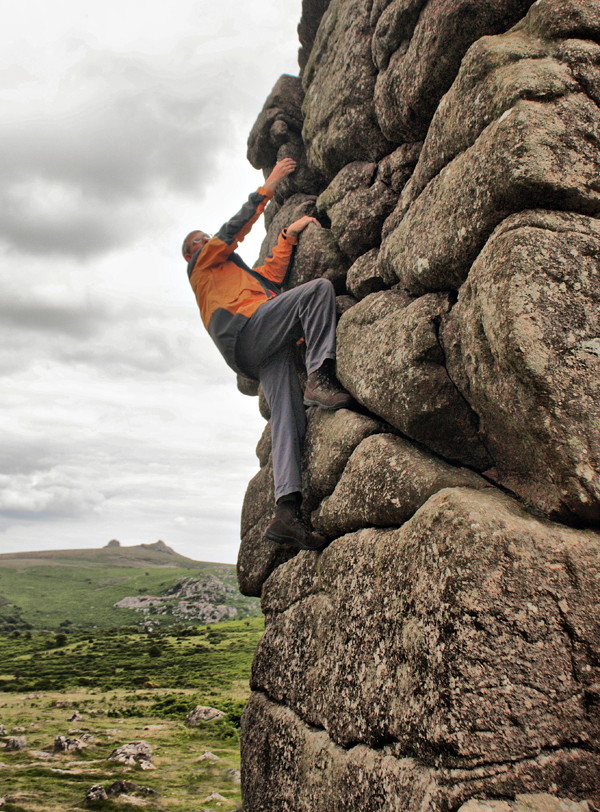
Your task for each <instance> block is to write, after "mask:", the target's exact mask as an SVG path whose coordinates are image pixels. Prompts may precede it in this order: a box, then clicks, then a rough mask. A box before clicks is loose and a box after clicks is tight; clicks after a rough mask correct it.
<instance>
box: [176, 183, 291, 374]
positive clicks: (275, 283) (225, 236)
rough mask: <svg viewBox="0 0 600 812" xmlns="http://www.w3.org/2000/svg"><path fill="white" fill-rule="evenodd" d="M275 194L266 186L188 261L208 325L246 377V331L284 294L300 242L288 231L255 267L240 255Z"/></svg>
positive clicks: (227, 357) (233, 365)
mask: <svg viewBox="0 0 600 812" xmlns="http://www.w3.org/2000/svg"><path fill="white" fill-rule="evenodd" d="M272 196H273V193H272V192H270V191H269V190H268V189H265V188H264V187H260V188H259V189H258V190H257V191H256V192H253V193H252V194H251V195H250V197H249V198H248V201H247V202H246V203H244V205H243V206H242V208H241V209H240V210H239V212H238V213H237V214H236V215H234V216H233V217H232V218H231V220H229V222H227V223H225V225H224V226H222V227H221V229H220V230H219V232H218V234H215V236H214V237H211V239H210V240H209V241H208V242H207V243H206V245H205V246H204V247H203V248H202V249H201V250H198V251H196V253H195V254H193V255H192V257H191V259H190V261H189V263H188V277H189V280H190V284H191V286H192V289H193V291H194V293H195V294H196V301H197V302H198V307H199V308H200V315H201V316H202V321H203V322H204V326H205V327H206V329H207V330H208V333H209V335H210V337H211V338H212V340H213V341H214V342H215V344H216V345H217V347H218V349H219V351H220V352H221V354H222V355H223V357H224V358H225V360H226V361H227V363H228V364H229V366H230V367H231V368H232V369H234V370H235V371H236V372H238V373H241V374H242V375H244V374H245V373H244V372H243V371H242V370H240V369H239V368H238V366H237V364H236V360H235V345H236V342H237V339H238V336H239V334H240V330H241V329H242V328H243V327H244V325H245V324H246V323H247V321H248V319H249V318H250V316H251V315H252V314H253V313H254V311H255V310H256V309H257V307H259V306H260V305H261V304H263V302H266V301H267V299H271V298H272V297H273V296H277V295H278V294H279V293H281V289H280V287H279V286H280V285H281V283H282V282H283V280H284V278H285V275H286V273H287V269H288V265H289V262H290V258H291V255H292V248H293V246H294V245H295V244H296V242H297V241H298V240H297V237H292V236H291V235H289V236H288V235H287V234H286V232H285V230H284V231H283V232H282V233H281V234H280V235H279V239H278V241H277V245H275V247H274V248H273V250H272V252H271V254H270V255H269V256H268V257H267V259H266V260H265V264H264V265H262V266H260V267H258V268H249V267H248V266H247V265H246V263H245V262H244V261H243V259H242V258H241V257H239V256H238V255H237V254H235V253H234V251H235V249H236V248H237V246H238V244H239V243H240V242H242V240H243V239H244V237H245V236H246V235H247V234H248V232H249V231H250V229H251V228H252V226H253V225H254V223H255V222H256V221H257V220H258V218H259V217H260V215H261V214H262V213H263V211H264V208H265V206H266V205H267V203H268V202H269V200H270V198H271V197H272Z"/></svg>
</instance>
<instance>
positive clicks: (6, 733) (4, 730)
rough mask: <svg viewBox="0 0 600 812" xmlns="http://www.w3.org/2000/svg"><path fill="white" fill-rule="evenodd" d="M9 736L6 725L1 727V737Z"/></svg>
mask: <svg viewBox="0 0 600 812" xmlns="http://www.w3.org/2000/svg"><path fill="white" fill-rule="evenodd" d="M7 735H8V731H7V730H6V728H5V727H4V725H0V736H7Z"/></svg>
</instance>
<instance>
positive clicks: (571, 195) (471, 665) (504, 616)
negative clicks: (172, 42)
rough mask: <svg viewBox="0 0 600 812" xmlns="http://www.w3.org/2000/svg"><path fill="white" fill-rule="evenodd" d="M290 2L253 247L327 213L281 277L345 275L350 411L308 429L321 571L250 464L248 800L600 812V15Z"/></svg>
mask: <svg viewBox="0 0 600 812" xmlns="http://www.w3.org/2000/svg"><path fill="white" fill-rule="evenodd" d="M302 5H303V8H302V18H301V21H300V26H299V36H300V42H301V46H302V47H301V50H300V54H299V63H300V78H294V77H282V78H281V79H280V80H279V81H278V82H277V83H276V85H275V87H274V89H273V91H272V93H271V94H270V96H269V98H268V99H267V102H266V104H265V107H264V109H263V111H262V112H261V113H260V115H259V117H258V120H257V122H256V124H255V126H254V128H253V131H252V134H251V136H250V140H249V157H250V160H251V162H252V163H253V165H254V166H256V167H257V168H261V169H263V171H265V172H268V171H269V170H270V168H271V167H272V165H273V164H274V162H275V161H276V160H278V159H280V158H282V157H284V156H285V155H292V156H293V157H294V158H295V159H296V160H297V162H298V171H297V173H296V174H295V176H293V177H292V178H291V179H290V180H289V181H288V182H287V183H286V184H284V185H282V187H281V188H280V189H279V190H278V195H277V198H276V199H275V200H274V201H273V202H272V203H271V204H270V205H269V206H268V208H267V212H266V218H265V219H266V225H267V237H266V239H265V242H264V244H263V248H262V252H261V258H264V257H265V256H266V255H267V254H268V252H269V250H270V249H271V248H272V246H273V245H274V244H275V242H276V240H277V237H278V234H279V231H280V230H281V228H283V227H285V226H286V225H288V224H289V223H290V222H292V220H293V219H296V218H297V217H299V216H301V215H302V214H310V215H311V216H315V217H316V218H318V220H319V221H320V223H321V225H322V228H321V229H318V228H316V227H310V228H308V229H307V230H306V231H305V232H304V233H303V234H302V235H301V238H300V241H299V244H298V246H297V248H296V249H295V254H294V258H293V261H292V265H291V268H290V272H289V274H288V278H287V279H286V283H285V284H286V286H287V287H288V288H289V287H294V286H296V285H299V284H302V283H303V282H305V281H308V280H309V279H314V278H318V277H321V276H322V277H326V278H328V279H330V280H331V281H332V282H333V284H334V286H335V288H336V293H337V305H338V307H337V311H338V317H339V323H338V328H337V349H338V355H337V361H336V365H337V375H338V378H339V379H340V381H341V382H342V383H343V385H344V386H345V387H346V388H347V389H348V391H349V392H350V393H351V394H352V395H353V397H354V399H355V402H354V404H353V406H352V408H350V409H343V410H341V411H339V412H331V413H327V412H324V411H322V410H320V409H315V408H310V409H309V410H308V411H307V432H306V438H305V443H304V458H303V488H304V490H303V496H304V501H303V508H302V510H303V516H304V518H305V520H306V521H310V522H312V524H313V526H314V527H315V528H317V529H319V530H320V531H321V532H322V533H324V534H325V535H326V536H327V537H328V538H329V539H331V543H330V546H329V547H327V548H326V549H325V550H324V551H323V552H321V553H319V554H316V553H308V552H301V553H298V551H296V550H295V549H293V548H291V547H281V546H278V545H274V544H271V543H270V542H268V541H266V540H265V539H264V530H265V528H266V526H267V524H268V523H269V521H270V520H271V517H272V516H273V511H274V502H273V484H272V465H271V458H270V454H271V439H270V428H269V425H268V424H267V427H266V429H265V433H264V435H263V437H262V438H261V441H260V442H259V445H258V447H257V455H258V457H259V463H260V466H261V468H260V471H259V473H258V474H257V475H256V476H255V477H254V479H253V480H252V481H251V483H250V485H249V488H248V492H247V494H246V499H245V502H244V508H243V513H242V543H241V547H240V555H239V561H238V576H239V583H240V588H241V589H242V591H243V592H245V593H246V594H250V595H256V596H258V595H260V596H261V597H262V607H263V611H264V613H265V618H266V630H265V634H264V636H263V638H262V640H261V642H260V644H259V646H258V649H257V652H256V655H255V658H254V664H253V672H252V690H253V694H252V697H251V699H250V702H249V704H248V706H247V709H246V711H245V713H244V717H243V720H242V743H241V744H242V769H241V780H242V790H243V795H244V810H245V812H271V810H272V811H273V812H275V810H276V811H277V812H339V810H342V809H343V810H344V812H389V811H390V810H393V811H394V812H458V810H459V809H461V807H462V812H595V810H600V597H599V595H600V226H599V225H598V220H599V218H600V113H599V109H600V3H598V2H597V0H536V2H532V0H303V4H302ZM298 361H299V376H300V381H301V383H302V382H303V381H304V380H305V370H304V369H303V367H302V350H301V349H299V350H298ZM240 386H241V387H242V388H243V389H244V391H247V392H248V394H255V393H256V387H252V386H250V385H249V384H247V383H246V382H241V383H240ZM258 394H259V408H260V410H261V414H263V416H264V417H265V419H266V420H268V419H269V417H270V412H269V410H268V407H266V404H265V401H264V396H261V393H260V388H259V391H258Z"/></svg>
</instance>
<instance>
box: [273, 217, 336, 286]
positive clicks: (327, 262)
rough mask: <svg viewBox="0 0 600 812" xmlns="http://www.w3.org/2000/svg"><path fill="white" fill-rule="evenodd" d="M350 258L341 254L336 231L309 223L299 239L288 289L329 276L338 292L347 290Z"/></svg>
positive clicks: (291, 264)
mask: <svg viewBox="0 0 600 812" xmlns="http://www.w3.org/2000/svg"><path fill="white" fill-rule="evenodd" d="M347 270H348V260H347V259H346V257H345V256H344V255H343V254H342V253H341V251H340V248H339V246H338V243H337V241H336V239H335V237H334V235H333V233H332V232H331V231H330V229H328V228H319V227H318V226H316V225H314V224H310V225H308V226H307V227H306V228H305V229H304V231H302V233H301V234H300V236H299V238H298V246H297V248H296V249H295V251H294V255H293V257H292V261H291V263H290V269H289V271H288V275H287V278H286V282H285V287H286V289H290V288H295V287H297V286H298V285H302V284H303V283H304V282H310V281H312V280H313V279H321V278H322V279H329V281H330V282H331V284H332V285H333V287H334V288H335V290H336V293H343V292H344V290H345V281H346V271H347Z"/></svg>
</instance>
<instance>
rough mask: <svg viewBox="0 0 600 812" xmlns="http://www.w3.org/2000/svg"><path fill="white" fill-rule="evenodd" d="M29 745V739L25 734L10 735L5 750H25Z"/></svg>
mask: <svg viewBox="0 0 600 812" xmlns="http://www.w3.org/2000/svg"><path fill="white" fill-rule="evenodd" d="M25 747H27V739H26V738H25V736H9V738H8V739H7V742H6V747H5V748H4V749H5V750H23V749H24V748H25Z"/></svg>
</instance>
